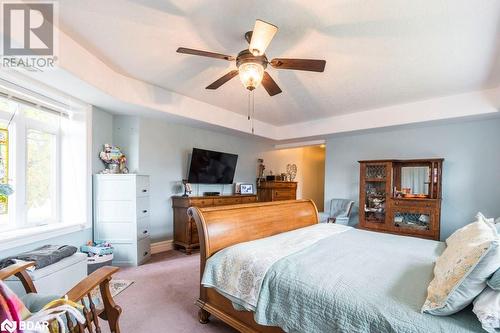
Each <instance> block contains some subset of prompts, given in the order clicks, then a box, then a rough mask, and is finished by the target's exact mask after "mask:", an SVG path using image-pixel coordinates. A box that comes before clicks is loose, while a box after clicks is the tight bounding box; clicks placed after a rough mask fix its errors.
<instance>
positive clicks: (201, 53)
mask: <svg viewBox="0 0 500 333" xmlns="http://www.w3.org/2000/svg"><path fill="white" fill-rule="evenodd" d="M177 53H185V54H192V55H197V56H202V57H209V58H217V59H222V60H229V61H231V60H234V57H233V56H228V55H225V54H221V53H214V52H207V51H201V50H195V49H188V48H186V47H179V48H178V49H177Z"/></svg>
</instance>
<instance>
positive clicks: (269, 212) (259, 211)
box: [188, 200, 319, 333]
mask: <svg viewBox="0 0 500 333" xmlns="http://www.w3.org/2000/svg"><path fill="white" fill-rule="evenodd" d="M188 214H189V215H190V216H191V217H192V218H193V219H194V220H195V222H196V227H197V229H198V235H199V238H200V281H201V277H202V276H203V272H204V269H205V262H206V260H207V259H208V258H210V256H212V255H213V254H214V253H216V252H217V251H220V250H222V249H224V248H226V247H229V246H231V245H234V244H238V243H242V242H247V241H252V240H256V239H260V238H265V237H269V236H273V235H276V234H279V233H282V232H286V231H291V230H295V229H299V228H303V227H307V226H310V225H313V224H316V223H318V221H319V218H318V211H317V209H316V205H315V204H314V202H313V201H311V200H290V201H277V202H266V203H253V204H243V205H233V206H220V207H209V208H197V207H191V208H189V209H188ZM196 304H197V305H198V306H199V307H200V313H199V320H200V322H201V323H207V322H208V318H209V316H210V314H213V315H215V316H217V317H218V318H219V319H221V320H222V321H224V322H226V323H227V324H229V325H230V326H232V327H234V328H235V329H237V330H239V331H240V332H266V333H267V332H282V330H281V329H280V328H278V327H265V326H261V325H258V324H257V323H255V321H254V320H253V314H252V313H250V312H244V311H235V310H234V309H233V307H232V305H231V302H230V301H229V300H228V299H226V298H225V297H223V296H221V295H219V294H218V293H217V292H215V291H214V290H211V289H208V288H204V287H203V286H202V285H201V283H200V298H199V299H198V301H197V302H196Z"/></svg>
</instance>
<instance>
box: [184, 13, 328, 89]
mask: <svg viewBox="0 0 500 333" xmlns="http://www.w3.org/2000/svg"><path fill="white" fill-rule="evenodd" d="M277 31H278V27H276V26H275V25H272V24H270V23H267V22H264V21H262V20H256V21H255V26H254V28H253V31H248V32H247V33H245V39H246V41H247V42H248V43H249V44H250V45H249V47H248V48H247V49H244V50H243V51H241V52H240V53H238V55H237V56H236V57H233V56H229V55H225V54H220V53H214V52H207V51H200V50H195V49H189V48H185V47H179V48H178V49H177V52H178V53H185V54H191V55H197V56H202V57H210V58H216V59H222V60H228V61H233V60H236V67H237V68H238V69H235V70H232V71H230V72H229V73H227V74H226V75H224V76H222V77H221V78H219V79H217V80H216V81H214V82H213V83H211V84H210V85H208V86H207V87H206V89H217V88H219V87H220V86H222V85H223V84H224V83H226V82H227V81H229V80H231V79H232V78H234V77H235V76H236V75H238V74H239V76H240V79H241V82H242V83H243V85H244V86H245V88H246V89H248V90H250V91H252V90H254V89H255V88H257V87H258V86H259V84H260V83H262V85H263V86H264V88H265V89H266V91H267V92H268V94H269V95H270V96H274V95H277V94H279V93H281V89H280V87H279V86H278V85H277V84H276V82H275V81H274V80H273V78H272V77H271V76H270V75H269V74H268V73H267V72H266V71H265V69H266V67H267V65H268V64H270V65H271V66H272V67H274V68H276V69H293V70H301V71H312V72H323V71H324V70H325V65H326V61H325V60H315V59H289V58H274V59H272V60H271V61H268V60H267V57H266V54H265V51H266V48H267V47H268V46H269V43H270V42H271V40H272V39H273V37H274V35H275V34H276V32H277Z"/></svg>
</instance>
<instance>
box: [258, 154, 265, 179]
mask: <svg viewBox="0 0 500 333" xmlns="http://www.w3.org/2000/svg"><path fill="white" fill-rule="evenodd" d="M257 162H259V174H258V177H257V178H264V170H266V166H265V165H264V160H263V159H262V158H259V159H258V160H257Z"/></svg>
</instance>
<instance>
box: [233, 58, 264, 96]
mask: <svg viewBox="0 0 500 333" xmlns="http://www.w3.org/2000/svg"><path fill="white" fill-rule="evenodd" d="M238 71H239V75H240V80H241V83H243V86H244V87H245V88H247V89H248V90H254V89H255V88H257V87H258V86H259V84H260V83H261V82H262V77H263V76H264V67H263V66H262V65H261V64H259V63H255V62H247V63H244V64H241V65H240V67H239V68H238Z"/></svg>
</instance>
